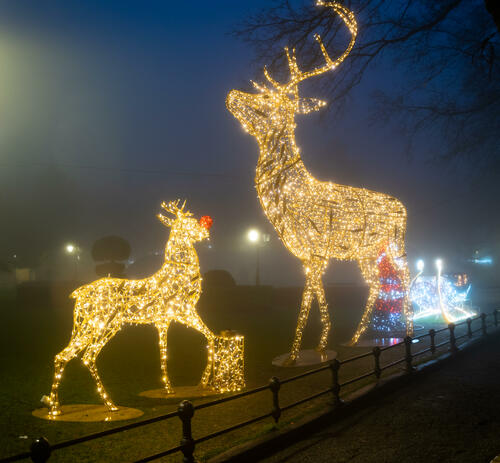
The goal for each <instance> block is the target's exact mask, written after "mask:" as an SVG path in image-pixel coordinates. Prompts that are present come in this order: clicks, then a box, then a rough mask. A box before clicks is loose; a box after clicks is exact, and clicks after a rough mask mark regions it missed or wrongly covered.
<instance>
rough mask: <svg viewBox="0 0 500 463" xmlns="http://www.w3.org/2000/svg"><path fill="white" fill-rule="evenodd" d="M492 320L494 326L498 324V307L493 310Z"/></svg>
mask: <svg viewBox="0 0 500 463" xmlns="http://www.w3.org/2000/svg"><path fill="white" fill-rule="evenodd" d="M493 320H494V321H495V327H497V326H498V309H495V310H494V311H493Z"/></svg>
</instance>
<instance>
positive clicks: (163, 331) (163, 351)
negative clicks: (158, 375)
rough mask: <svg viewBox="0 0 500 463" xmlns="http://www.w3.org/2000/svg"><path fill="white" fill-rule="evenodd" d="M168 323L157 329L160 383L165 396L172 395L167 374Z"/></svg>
mask: <svg viewBox="0 0 500 463" xmlns="http://www.w3.org/2000/svg"><path fill="white" fill-rule="evenodd" d="M169 326H170V322H167V323H165V324H164V325H161V326H159V327H158V335H159V343H160V362H161V372H162V381H163V384H164V387H165V392H166V393H167V394H172V393H173V392H174V390H173V388H172V385H171V384H170V380H169V379H168V373H167V332H168V327H169Z"/></svg>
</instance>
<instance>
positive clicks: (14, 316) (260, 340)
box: [0, 284, 500, 463]
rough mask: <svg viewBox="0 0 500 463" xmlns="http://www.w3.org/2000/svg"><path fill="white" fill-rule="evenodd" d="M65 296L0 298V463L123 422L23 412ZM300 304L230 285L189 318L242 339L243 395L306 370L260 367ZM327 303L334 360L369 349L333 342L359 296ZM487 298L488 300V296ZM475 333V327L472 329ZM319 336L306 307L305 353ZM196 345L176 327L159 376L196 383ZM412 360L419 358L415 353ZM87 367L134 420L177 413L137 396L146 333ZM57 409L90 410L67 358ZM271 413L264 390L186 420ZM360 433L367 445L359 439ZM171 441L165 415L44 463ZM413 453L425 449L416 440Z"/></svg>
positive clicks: (289, 397) (159, 447)
mask: <svg viewBox="0 0 500 463" xmlns="http://www.w3.org/2000/svg"><path fill="white" fill-rule="evenodd" d="M73 286H74V284H73ZM72 289H73V287H70V286H68V285H58V286H57V285H52V286H50V287H46V286H44V285H38V284H37V285H34V287H26V288H21V289H20V291H19V292H18V293H17V296H16V295H11V296H9V297H7V295H3V296H2V294H1V293H0V410H1V412H0V459H1V458H2V457H6V456H8V455H12V454H15V453H18V452H23V451H26V450H27V449H28V448H29V445H30V442H31V440H32V439H34V438H37V437H39V436H45V437H47V439H48V440H49V442H51V443H57V442H61V441H65V440H68V439H74V438H77V437H80V436H83V435H86V434H89V433H92V432H98V431H102V430H106V429H110V428H112V427H115V426H117V425H120V424H126V423H129V422H130V421H124V422H120V423H113V422H111V423H105V422H102V423H99V422H98V423H64V422H49V421H45V420H40V419H38V418H35V417H33V416H32V414H31V413H32V411H33V409H35V408H39V407H40V406H41V404H40V398H41V396H42V394H47V393H48V392H49V390H50V384H51V380H52V374H53V364H52V360H53V357H54V355H55V354H56V353H57V352H58V351H59V350H61V349H62V348H63V347H64V346H65V345H66V343H67V342H68V339H69V336H70V333H71V326H72V312H73V306H72V301H71V300H69V299H68V294H69V293H70V292H71V290H72ZM300 297H301V288H269V287H261V288H255V287H235V288H233V289H221V288H212V289H210V288H206V290H205V291H204V293H203V295H202V297H201V299H200V303H199V307H198V310H199V313H200V315H201V317H202V318H203V319H204V320H205V322H206V323H207V325H208V326H209V327H210V328H211V329H212V330H213V331H214V332H218V331H220V330H222V329H235V330H237V331H239V332H241V333H242V334H244V336H245V374H246V381H247V387H248V388H253V387H256V386H261V385H263V384H267V382H268V381H269V378H270V377H271V376H273V375H276V376H278V377H279V378H281V379H284V378H286V377H289V376H293V375H296V374H299V373H302V372H303V371H305V370H306V369H307V368H288V369H286V368H278V367H273V366H272V365H271V360H272V359H273V358H274V357H275V356H276V355H279V354H283V353H284V352H287V351H288V349H289V348H290V344H291V341H292V337H293V333H294V330H295V325H296V321H297V312H298V307H299V303H300ZM327 299H328V301H329V304H330V305H329V309H330V313H331V316H332V320H333V329H332V334H331V337H330V343H329V347H330V348H332V349H334V350H336V351H337V352H338V357H339V359H346V358H348V357H352V356H354V355H358V354H361V353H363V352H365V351H367V350H369V348H361V347H359V348H358V347H356V348H352V347H345V346H344V345H342V342H343V341H346V340H348V339H349V338H350V336H351V335H352V333H353V331H354V329H355V327H356V324H357V322H358V321H359V318H360V317H361V313H362V309H363V305H364V303H365V300H366V288H364V287H356V286H344V287H342V286H337V287H329V288H328V289H327ZM495 300H499V298H498V297H496V298H495ZM482 308H484V310H485V312H490V311H491V309H492V308H493V307H492V306H491V307H490V306H486V305H482ZM441 325H442V324H441ZM478 326H479V325H478V324H477V323H476V324H475V325H474V328H476V327H478ZM430 327H431V326H427V327H426V328H430ZM432 327H434V328H437V327H438V326H432ZM463 330H464V327H463V326H462V328H461V329H457V336H459V335H460V334H462V333H463ZM319 332H320V324H319V315H318V310H317V308H316V307H315V308H313V310H311V314H310V320H309V323H308V326H307V328H306V331H305V333H304V340H303V346H304V348H312V347H314V346H315V344H316V343H317V342H318V334H319ZM446 336H447V334H446V333H443V336H441V338H440V337H439V335H438V337H437V339H436V342H440V341H441V340H444V339H445V337H446ZM205 346H206V341H205V340H204V338H203V337H202V336H201V335H200V334H199V333H197V332H195V331H194V330H190V329H187V328H184V327H182V326H180V325H175V326H173V327H172V328H171V330H170V331H169V351H170V353H169V362H168V368H169V374H170V377H171V379H172V382H173V385H174V387H175V386H177V385H190V384H196V383H197V382H198V381H199V378H200V376H201V373H202V371H203V368H204V364H205V358H206V347H205ZM426 347H428V346H427V344H426V343H425V342H421V343H419V344H417V345H416V347H415V349H418V350H423V349H425V348H426ZM446 350H447V347H444V348H442V349H438V354H441V353H444V352H445V351H446ZM497 350H498V349H497ZM403 355H404V349H403V347H402V346H398V347H396V348H393V349H390V350H387V351H384V352H383V353H382V355H381V365H382V366H384V365H386V364H389V363H390V362H392V361H394V360H395V359H398V358H402V357H403ZM419 360H420V361H424V360H425V359H424V357H419ZM97 365H98V368H99V371H100V373H101V377H102V379H103V382H104V385H105V387H106V389H107V391H108V393H109V394H110V395H111V397H112V398H113V399H114V400H115V401H116V403H117V404H118V405H119V406H120V405H123V406H128V407H134V408H137V409H140V410H142V411H143V412H144V415H143V417H142V418H141V419H146V418H152V417H154V416H158V415H161V414H163V413H168V412H170V411H173V410H175V409H176V408H177V405H178V402H179V399H177V398H172V399H169V400H165V399H148V398H144V397H140V396H139V395H138V394H139V393H140V392H141V391H145V390H149V389H154V388H158V387H160V365H159V351H158V337H157V334H156V331H155V330H154V329H153V328H152V327H150V326H135V327H134V326H130V327H127V328H124V329H123V330H122V332H120V334H118V335H117V336H116V337H115V338H114V339H113V340H112V341H111V342H110V343H109V345H107V346H106V347H105V348H104V349H103V352H102V354H101V355H100V356H99V359H98V362H97ZM483 366H484V365H483ZM401 368H402V366H401V365H396V366H395V367H392V368H389V369H387V370H385V371H384V373H383V377H384V375H390V374H393V373H394V372H397V371H399V370H400V369H401ZM367 371H373V359H372V358H371V357H366V358H364V359H362V360H360V361H356V362H351V363H349V364H346V365H344V366H343V367H342V369H341V371H340V375H339V378H340V381H341V382H344V381H346V380H348V379H351V378H353V377H355V376H359V375H361V374H363V373H365V372H367ZM372 380H373V378H367V379H365V380H364V381H361V382H359V383H354V384H352V385H350V386H347V387H345V388H343V389H342V391H341V396H345V395H347V394H349V393H350V392H352V391H353V390H355V389H356V388H359V387H362V386H365V385H366V384H368V383H370V382H371V381H372ZM497 383H498V381H497ZM330 384H331V375H330V373H329V372H328V371H324V372H321V373H318V374H317V375H311V376H308V377H306V378H303V379H301V380H299V381H295V382H291V383H287V384H285V385H283V387H282V389H281V391H280V403H281V405H282V406H286V405H287V404H290V403H292V402H294V401H296V400H298V399H301V398H303V397H306V396H309V395H311V394H313V393H316V392H318V391H320V390H323V389H324V388H326V387H329V386H330ZM440 389H442V388H440ZM497 397H498V396H497ZM204 400H206V399H198V400H195V401H194V402H195V403H196V404H198V403H200V402H202V401H204ZM328 400H329V399H328V398H327V397H325V396H323V397H320V398H318V399H316V400H313V401H311V402H307V403H305V404H302V405H300V406H298V407H296V408H293V409H290V410H287V411H285V412H284V413H283V415H282V417H281V419H280V423H279V424H278V426H277V427H278V428H279V429H280V428H282V427H285V426H287V423H290V422H294V421H296V420H297V419H300V418H301V417H304V416H306V415H309V414H310V413H313V412H318V411H319V410H321V409H323V408H324V407H325V406H327V405H328V403H327V402H328ZM497 400H498V399H497ZM61 401H62V403H63V404H78V403H99V400H98V397H97V394H96V391H95V384H94V383H93V381H92V380H91V377H90V375H89V373H88V371H87V370H86V369H85V368H84V367H83V366H82V364H81V362H80V361H78V360H74V361H72V362H70V364H69V365H68V367H67V370H66V371H65V375H64V380H63V382H62V384H61ZM271 407H272V400H271V395H270V393H269V391H263V392H260V393H258V394H255V395H251V396H247V397H244V398H240V399H238V400H235V401H233V402H228V403H224V404H222V405H218V406H215V407H209V408H205V409H202V410H198V411H197V412H196V413H195V417H194V419H193V433H194V436H195V438H199V437H202V436H204V435H206V434H209V433H212V432H214V431H217V430H220V429H222V428H225V427H228V426H230V425H234V424H236V423H238V422H241V421H244V420H248V419H250V418H253V417H256V416H259V415H262V414H264V413H268V412H269V411H270V409H271ZM415 411H417V409H415ZM387 419H388V420H389V418H387ZM274 429H275V426H274V424H273V420H272V419H267V420H263V421H259V422H257V423H255V424H253V425H250V426H248V427H245V428H242V429H240V430H237V431H234V432H231V433H229V434H225V435H222V436H220V437H218V438H216V439H211V440H209V441H206V442H204V443H201V444H199V445H197V447H196V456H197V458H198V459H200V460H201V461H205V460H207V459H209V458H210V457H211V456H214V455H216V454H218V453H220V452H223V451H225V450H227V449H229V448H232V447H234V446H235V445H238V444H240V443H244V442H247V441H248V440H252V439H254V438H255V437H257V436H259V435H262V434H266V433H268V432H272V431H273V430H274ZM484 429H487V427H485V428H484ZM384 432H385V431H384ZM360 436H363V437H362V438H363V439H365V438H366V439H368V436H369V434H366V435H364V434H360ZM378 437H379V441H383V439H385V437H384V436H382V437H381V436H378ZM180 438H181V423H180V420H178V419H177V418H175V419H172V420H168V421H163V422H160V423H156V424H153V425H149V426H145V427H141V428H137V429H135V430H132V431H128V432H126V433H120V434H117V435H114V436H109V437H107V438H105V439H99V440H96V441H90V442H86V443H83V444H79V445H75V446H73V447H68V448H65V449H61V450H58V451H55V452H54V453H53V455H52V456H51V458H50V461H53V462H54V463H58V462H59V463H63V462H64V463H66V462H74V461H80V462H83V461H88V462H95V461H103V462H109V461H119V462H123V461H135V460H137V459H139V458H144V457H146V456H148V455H151V454H153V453H156V452H159V451H163V450H165V449H166V448H169V447H173V446H176V445H178V443H179V440H180ZM376 438H377V434H374V436H373V439H374V440H376ZM473 442H474V441H473ZM361 443H362V440H361V439H358V444H359V445H361ZM335 445H337V444H335ZM418 445H420V446H424V447H425V445H426V443H424V442H422V443H419V444H418ZM349 452H351V453H349ZM356 452H357V450H356V451H355V450H353V449H352V448H351V450H346V453H345V455H348V456H349V455H356ZM498 453H500V450H499V452H498ZM340 455H342V454H339V456H340ZM180 459H181V457H180V456H179V455H175V456H172V457H168V458H167V459H166V461H180ZM364 460H365V461H366V460H368V461H376V460H373V459H372V458H371V457H368V459H367V458H366V456H365V457H364ZM332 461H333V460H332ZM339 461H345V460H339ZM358 461H359V460H358ZM380 461H384V460H380ZM417 461H418V460H417ZM462 461H470V460H467V459H466V460H462ZM483 461H486V460H483Z"/></svg>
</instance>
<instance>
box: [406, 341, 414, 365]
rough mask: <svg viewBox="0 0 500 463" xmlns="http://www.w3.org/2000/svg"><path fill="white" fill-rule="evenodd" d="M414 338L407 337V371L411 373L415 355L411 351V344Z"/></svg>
mask: <svg viewBox="0 0 500 463" xmlns="http://www.w3.org/2000/svg"><path fill="white" fill-rule="evenodd" d="M412 341H413V339H412V338H411V336H406V338H405V360H406V373H411V372H412V371H413V365H412V364H411V363H412V360H413V355H412V353H411V344H412Z"/></svg>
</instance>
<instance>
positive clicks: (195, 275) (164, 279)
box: [49, 201, 215, 416]
mask: <svg viewBox="0 0 500 463" xmlns="http://www.w3.org/2000/svg"><path fill="white" fill-rule="evenodd" d="M178 204H179V201H175V202H169V203H162V207H163V209H165V210H166V211H167V212H169V213H170V214H173V215H174V218H169V217H166V216H164V215H162V214H158V218H159V219H160V221H161V222H162V223H163V224H164V225H166V226H167V227H171V231H170V236H169V239H168V242H167V245H166V248H165V262H164V264H163V266H162V267H161V268H160V270H158V272H156V273H155V274H154V275H152V276H150V277H149V278H145V279H143V280H125V279H120V278H102V279H100V280H97V281H94V282H93V283H90V284H88V285H85V286H81V287H80V288H78V289H76V290H75V291H73V293H72V294H71V296H70V297H71V298H73V299H76V302H75V310H74V324H73V332H72V334H71V340H70V342H69V344H68V346H67V347H65V348H64V349H63V350H62V351H61V352H60V353H59V354H57V355H56V357H55V359H54V364H55V373H54V381H53V384H52V390H51V393H50V397H49V407H50V410H49V414H50V415H53V416H55V415H58V414H60V408H59V400H58V388H59V384H60V382H61V378H62V373H63V370H64V367H65V366H66V364H67V363H68V362H69V361H70V360H71V359H72V358H74V357H76V356H77V355H79V354H80V353H82V352H83V355H82V360H83V363H84V364H85V365H86V366H87V368H88V369H89V370H90V373H91V375H92V377H93V378H94V380H95V382H96V384H97V391H98V392H99V394H100V396H101V398H102V400H103V401H104V404H105V405H106V407H107V408H108V409H109V410H110V411H114V410H117V407H116V406H115V405H114V404H113V402H112V401H111V399H110V397H109V396H108V394H107V393H106V391H105V390H104V386H103V384H102V382H101V379H100V378H99V374H98V372H97V367H96V359H97V356H98V355H99V353H100V352H101V350H102V348H103V347H104V346H105V345H106V344H107V343H108V342H109V341H110V340H111V338H113V336H115V334H116V333H117V332H118V331H119V330H120V329H121V328H122V327H123V326H124V325H125V324H153V325H155V327H156V329H157V330H158V333H159V342H160V354H161V369H162V373H163V378H162V379H163V383H164V388H165V390H166V392H167V393H171V392H173V389H172V387H171V385H170V381H169V379H168V375H167V331H168V327H169V325H170V323H171V322H172V321H176V322H179V323H182V324H184V325H186V326H188V327H191V328H194V329H195V330H197V331H199V332H200V333H202V334H203V335H204V336H205V337H206V338H207V341H208V343H209V349H208V361H207V366H206V368H205V371H204V373H203V376H202V379H201V383H202V385H203V386H206V385H207V383H208V381H209V379H210V376H211V373H212V364H213V348H214V339H215V336H214V335H213V334H212V332H211V331H210V330H209V329H208V328H207V327H206V325H205V324H204V323H203V321H202V320H201V318H200V316H199V315H198V313H197V312H196V303H197V302H198V299H199V297H200V294H201V276H200V267H199V262H198V256H197V254H196V251H195V249H194V243H196V242H198V241H202V240H204V239H206V238H208V237H209V231H208V230H209V228H210V226H211V224H212V219H211V218H210V217H208V216H204V217H202V218H201V219H200V221H199V222H198V221H197V220H196V219H194V218H193V217H192V214H191V213H190V212H188V211H184V206H182V207H181V208H179V207H178Z"/></svg>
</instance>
